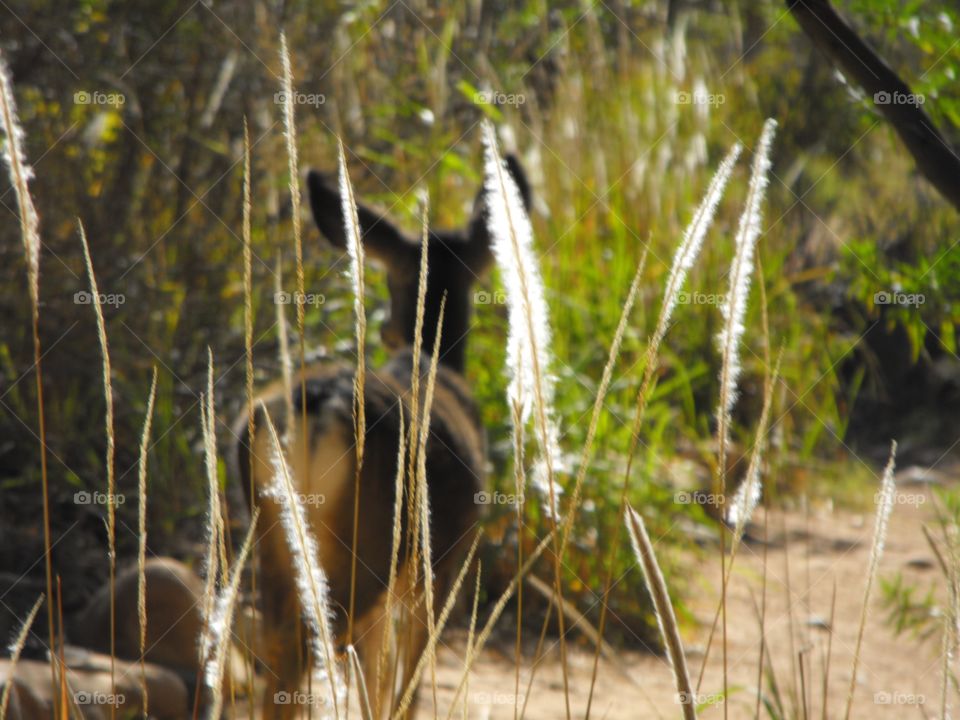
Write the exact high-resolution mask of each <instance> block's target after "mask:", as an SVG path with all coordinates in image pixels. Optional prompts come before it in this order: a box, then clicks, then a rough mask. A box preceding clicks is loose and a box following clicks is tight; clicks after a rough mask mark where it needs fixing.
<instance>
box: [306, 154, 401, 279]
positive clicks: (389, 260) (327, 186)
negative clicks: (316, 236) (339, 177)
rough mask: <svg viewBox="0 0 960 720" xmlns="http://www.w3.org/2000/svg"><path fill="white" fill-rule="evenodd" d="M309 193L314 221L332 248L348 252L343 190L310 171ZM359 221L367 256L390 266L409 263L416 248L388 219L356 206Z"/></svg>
mask: <svg viewBox="0 0 960 720" xmlns="http://www.w3.org/2000/svg"><path fill="white" fill-rule="evenodd" d="M307 190H308V192H309V193H310V209H311V210H312V211H313V220H314V222H316V223H317V227H318V228H319V229H320V232H321V233H323V236H324V237H325V238H327V240H329V241H330V244H331V245H333V246H334V247H335V248H339V249H341V250H346V249H347V233H346V229H345V227H344V223H343V206H342V204H341V200H340V189H339V188H338V187H337V185H336V182H335V181H332V180H331V179H330V178H329V177H328V176H326V175H324V174H323V173H320V172H317V171H316V170H311V171H310V172H309V173H307ZM357 218H358V219H359V221H360V238H361V240H362V241H363V249H364V252H365V253H366V254H367V255H369V256H370V257H372V258H374V259H376V260H380V261H381V262H384V263H386V264H388V265H390V264H397V263H399V262H402V261H405V260H409V258H410V257H411V256H412V255H413V254H414V252H415V248H414V247H413V245H412V244H411V243H410V241H408V240H407V238H406V237H404V235H403V233H402V232H401V231H400V230H399V229H397V227H396V226H395V225H394V224H393V223H392V222H390V221H389V220H388V219H387V218H386V217H385V216H383V215H382V214H380V213H378V212H376V211H375V210H372V209H370V208H368V207H367V206H366V205H364V204H363V203H360V202H358V203H357Z"/></svg>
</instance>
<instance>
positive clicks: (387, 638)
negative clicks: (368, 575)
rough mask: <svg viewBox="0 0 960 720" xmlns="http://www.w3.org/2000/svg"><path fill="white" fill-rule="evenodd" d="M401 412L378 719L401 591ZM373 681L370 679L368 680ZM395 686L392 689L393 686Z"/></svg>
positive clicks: (377, 695)
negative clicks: (384, 675)
mask: <svg viewBox="0 0 960 720" xmlns="http://www.w3.org/2000/svg"><path fill="white" fill-rule="evenodd" d="M397 412H398V414H399V424H400V439H399V443H398V449H397V472H396V475H395V477H394V481H393V492H394V498H393V530H392V532H391V538H392V541H391V551H390V574H389V576H388V578H387V596H386V599H385V600H384V609H383V618H384V623H386V627H385V628H384V636H383V637H384V639H383V642H382V643H381V645H380V654H379V657H378V658H377V671H376V677H375V678H372V680H373V682H374V687H373V702H374V713H375V717H377V718H379V717H382V715H381V712H380V709H381V701H382V692H381V691H382V688H383V669H384V667H385V666H386V664H387V655H388V653H389V649H390V647H391V646H392V644H393V641H394V637H393V634H394V626H393V611H394V608H393V605H394V597H395V596H396V592H397V571H398V566H399V562H400V560H399V558H400V543H401V542H402V537H401V519H402V518H401V515H402V513H403V469H404V461H405V456H406V449H407V444H406V432H405V429H404V420H403V403H399V404H398V406H397ZM368 681H369V678H368ZM391 687H392V686H391Z"/></svg>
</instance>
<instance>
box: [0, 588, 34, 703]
mask: <svg viewBox="0 0 960 720" xmlns="http://www.w3.org/2000/svg"><path fill="white" fill-rule="evenodd" d="M42 604H43V595H40V597H38V598H37V601H36V602H35V603H34V604H33V608H32V609H31V610H30V612H29V613H27V618H26V620H24V621H23V624H22V625H21V626H20V630H19V631H18V632H17V636H16V638H14V640H13V642H12V643H11V644H10V674H9V676H8V677H7V682H6V683H4V686H3V697H2V698H0V720H5V718H6V717H7V708H8V707H9V705H10V693H11V692H12V691H13V685H14V677H16V672H17V662H19V660H20V653H21V652H23V646H24V645H25V644H26V642H27V635H29V634H30V628H31V627H32V626H33V621H34V620H35V619H36V617H37V613H38V612H40V606H41V605H42Z"/></svg>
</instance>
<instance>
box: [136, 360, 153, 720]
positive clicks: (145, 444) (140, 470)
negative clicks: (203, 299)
mask: <svg viewBox="0 0 960 720" xmlns="http://www.w3.org/2000/svg"><path fill="white" fill-rule="evenodd" d="M156 399H157V367H156V366H154V367H153V380H152V381H151V382H150V396H149V397H148V398H147V412H146V414H145V415H144V418H143V432H142V433H141V434H140V460H139V462H138V463H137V500H138V502H137V530H138V542H137V621H138V623H139V625H140V628H139V629H140V683H141V686H142V690H143V714H144V715H149V697H148V696H147V667H146V660H145V659H144V655H146V652H147V575H146V565H147V454H148V451H149V450H150V427H151V425H152V424H153V405H154V402H155V401H156Z"/></svg>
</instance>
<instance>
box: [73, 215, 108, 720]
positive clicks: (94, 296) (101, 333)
mask: <svg viewBox="0 0 960 720" xmlns="http://www.w3.org/2000/svg"><path fill="white" fill-rule="evenodd" d="M77 227H78V228H79V229H80V242H81V243H82V244H83V260H84V263H85V264H86V266H87V279H88V280H89V282H90V296H91V301H90V304H91V305H92V306H93V310H94V313H95V314H96V317H97V338H98V339H99V341H100V354H101V357H102V360H103V398H104V403H105V404H106V416H105V425H106V428H105V431H106V436H107V453H106V458H105V461H104V462H105V464H106V468H107V553H108V556H109V562H110V688H111V690H110V691H111V692H112V693H114V694H116V687H117V678H116V660H115V655H116V645H117V608H116V601H117V599H116V579H117V484H116V476H115V467H114V455H115V453H116V443H115V440H114V434H113V382H112V381H111V379H110V378H111V374H112V373H111V369H110V347H109V345H108V344H107V327H106V324H105V323H104V320H103V308H102V307H101V305H100V300H99V298H100V290H99V288H98V287H97V277H96V275H95V274H94V272H93V261H92V260H91V259H90V246H89V244H88V243H87V234H86V232H85V231H84V229H83V223H82V222H80V220H79V218H78V219H77ZM110 714H111V717H113V716H114V715H115V714H116V706H115V705H113V704H111V705H110Z"/></svg>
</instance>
